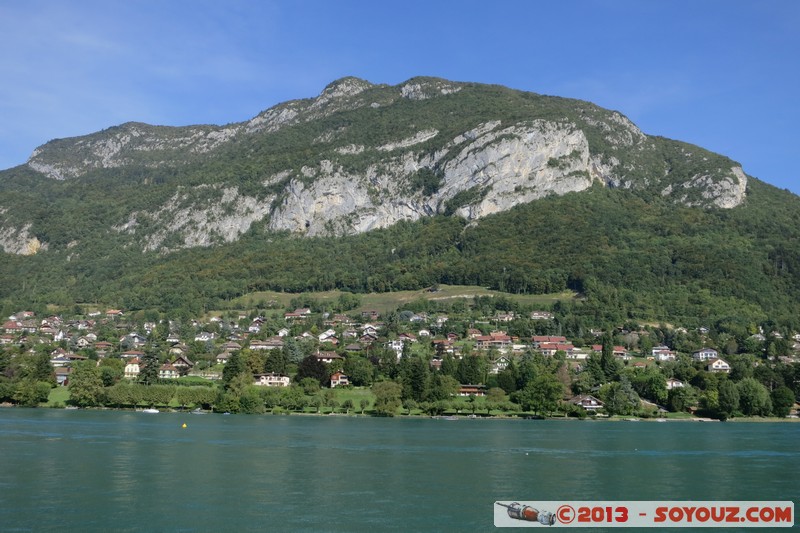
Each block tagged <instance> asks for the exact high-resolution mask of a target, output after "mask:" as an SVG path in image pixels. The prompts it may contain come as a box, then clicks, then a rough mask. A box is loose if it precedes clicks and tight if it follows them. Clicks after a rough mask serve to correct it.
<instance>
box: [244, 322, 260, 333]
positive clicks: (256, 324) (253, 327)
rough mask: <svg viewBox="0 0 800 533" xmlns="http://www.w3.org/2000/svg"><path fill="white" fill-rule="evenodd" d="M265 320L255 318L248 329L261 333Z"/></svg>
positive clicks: (251, 331)
mask: <svg viewBox="0 0 800 533" xmlns="http://www.w3.org/2000/svg"><path fill="white" fill-rule="evenodd" d="M262 325H263V322H262V321H261V320H258V319H256V320H253V321H252V322H251V323H250V325H249V326H247V331H249V332H250V333H261V326H262Z"/></svg>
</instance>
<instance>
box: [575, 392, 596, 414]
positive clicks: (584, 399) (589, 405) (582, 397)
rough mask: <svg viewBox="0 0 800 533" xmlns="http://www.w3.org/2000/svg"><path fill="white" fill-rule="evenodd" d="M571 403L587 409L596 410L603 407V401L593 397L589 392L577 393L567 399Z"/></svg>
mask: <svg viewBox="0 0 800 533" xmlns="http://www.w3.org/2000/svg"><path fill="white" fill-rule="evenodd" d="M569 403H571V404H572V405H578V406H580V407H583V408H584V409H586V410H587V411H597V410H598V409H602V408H603V402H602V401H600V400H599V399H597V398H595V397H594V396H592V395H591V394H579V395H578V396H573V397H572V398H570V399H569Z"/></svg>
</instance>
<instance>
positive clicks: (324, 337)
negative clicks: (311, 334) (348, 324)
mask: <svg viewBox="0 0 800 533" xmlns="http://www.w3.org/2000/svg"><path fill="white" fill-rule="evenodd" d="M317 338H318V339H319V342H327V341H328V340H330V339H332V338H334V339H335V338H336V332H335V331H334V330H332V329H327V330H325V331H323V332H322V333H320V334H319V336H318V337H317Z"/></svg>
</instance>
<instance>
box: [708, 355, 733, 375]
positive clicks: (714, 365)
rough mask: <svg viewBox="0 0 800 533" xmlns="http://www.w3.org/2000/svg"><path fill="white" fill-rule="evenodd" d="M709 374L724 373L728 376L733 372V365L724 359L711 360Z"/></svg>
mask: <svg viewBox="0 0 800 533" xmlns="http://www.w3.org/2000/svg"><path fill="white" fill-rule="evenodd" d="M706 370H707V371H708V372H724V373H725V374H728V373H729V372H730V371H731V365H729V364H728V363H727V362H725V361H723V360H722V359H711V360H710V361H709V362H708V364H707V365H706Z"/></svg>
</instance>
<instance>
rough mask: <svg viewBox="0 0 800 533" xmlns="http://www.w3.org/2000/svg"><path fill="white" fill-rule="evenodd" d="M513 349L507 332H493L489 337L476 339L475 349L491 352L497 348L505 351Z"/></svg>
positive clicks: (481, 336) (484, 336)
mask: <svg viewBox="0 0 800 533" xmlns="http://www.w3.org/2000/svg"><path fill="white" fill-rule="evenodd" d="M510 347H511V337H510V336H508V335H506V332H505V331H492V332H491V333H489V334H488V335H480V336H478V337H475V348H476V349H478V350H489V349H491V348H495V349H497V350H501V351H505V350H507V349H508V348H510Z"/></svg>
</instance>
